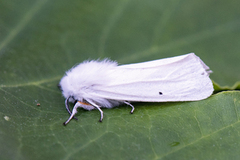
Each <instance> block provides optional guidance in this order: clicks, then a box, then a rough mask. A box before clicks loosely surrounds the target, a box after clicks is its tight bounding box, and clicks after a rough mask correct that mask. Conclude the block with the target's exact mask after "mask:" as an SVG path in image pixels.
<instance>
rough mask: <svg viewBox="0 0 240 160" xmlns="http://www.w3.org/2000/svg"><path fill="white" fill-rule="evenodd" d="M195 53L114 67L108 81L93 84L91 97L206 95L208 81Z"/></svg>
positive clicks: (161, 99) (153, 99)
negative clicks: (106, 82) (100, 84)
mask: <svg viewBox="0 0 240 160" xmlns="http://www.w3.org/2000/svg"><path fill="white" fill-rule="evenodd" d="M208 69H209V68H208V66H206V65H205V64H204V63H203V62H202V61H201V59H200V58H199V57H197V56H196V55H195V54H193V53H191V54H187V55H183V56H178V57H173V58H166V59H161V60H155V61H150V62H143V63H137V64H130V65H122V66H118V67H116V69H114V70H112V71H111V73H109V79H111V81H110V83H109V84H107V85H105V86H98V85H96V86H93V87H92V88H91V91H89V93H90V94H91V96H92V97H99V98H106V99H113V100H119V101H143V102H167V101H194V100H201V99H205V98H207V97H209V96H210V95H211V94H212V92H213V85H212V81H211V79H210V78H209V71H208Z"/></svg>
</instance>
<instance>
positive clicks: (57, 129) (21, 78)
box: [0, 0, 240, 159]
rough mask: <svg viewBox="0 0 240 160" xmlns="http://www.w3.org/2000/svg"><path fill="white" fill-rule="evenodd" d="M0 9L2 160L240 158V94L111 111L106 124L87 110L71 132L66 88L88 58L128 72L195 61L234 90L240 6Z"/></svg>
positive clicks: (127, 3) (56, 1) (213, 0)
mask: <svg viewBox="0 0 240 160" xmlns="http://www.w3.org/2000/svg"><path fill="white" fill-rule="evenodd" d="M0 3H1V5H0V117H1V119H0V124H1V125H0V152H1V154H0V159H50V158H51V159H97V158H98V159H111V158H114V159H183V158H184V159H214V158H216V159H226V158H228V157H231V158H232V159H239V158H240V155H239V154H238V148H239V147H240V144H239V142H238V141H239V138H238V132H239V127H238V125H239V124H238V123H239V118H238V112H239V110H240V108H239V103H240V101H239V97H240V94H239V92H237V91H229V92H222V93H219V94H216V95H214V96H212V97H210V98H209V99H207V100H204V101H200V102H186V103H137V104H136V105H135V106H136V112H135V113H134V114H133V115H129V111H130V108H129V107H127V106H121V107H117V108H114V109H111V110H109V109H104V110H103V111H104V113H105V119H104V121H103V123H98V122H97V120H98V117H99V113H98V111H91V112H88V111H84V110H81V109H80V110H79V113H78V114H77V117H78V118H79V121H71V123H70V124H69V125H68V126H67V127H63V126H62V122H63V121H65V120H66V119H67V118H68V113H67V112H66V111H65V107H64V98H63V97H62V96H61V92H60V91H59V90H58V88H57V84H58V82H59V80H60V79H61V77H62V76H63V75H64V73H65V71H66V70H68V69H69V68H71V67H72V66H73V65H75V64H77V63H79V62H82V61H83V60H86V59H98V58H105V57H109V58H111V59H112V60H116V61H118V62H119V64H127V63H134V62H142V61H148V60H154V59H160V58H166V57H172V56H177V55H182V54H186V53H190V52H194V53H195V54H196V55H198V56H199V57H200V58H201V59H202V60H203V61H204V62H205V63H206V64H207V65H208V66H209V67H210V68H211V70H212V71H213V74H211V76H210V77H211V79H212V80H214V81H215V82H217V83H218V84H220V85H221V86H233V84H235V83H238V82H239V80H240V74H239V69H240V63H239V60H240V53H239V51H240V11H239V6H240V1H236V0H229V1H223V0H220V1H219V0H195V1H191V0H120V1H116V0H102V1H97V0H88V1H84V0H82V1H81V0H71V1H65V0H34V1H33V0H31V1H30V0H22V1H17V0H2V1H1V2H0ZM37 103H40V104H41V105H40V106H37ZM210 104H211V105H210ZM179 108H180V109H179ZM233 117H235V118H236V119H231V118H233ZM179 118H180V119H179ZM199 119H200V120H199ZM209 121H211V123H210V122H209ZM210 124H211V125H210ZM214 126H215V127H214ZM202 127H203V128H202ZM228 127H229V128H228ZM199 128H200V129H199ZM222 132H224V133H222ZM224 137H225V139H224ZM220 138H222V139H224V140H223V141H221V142H219V140H222V139H220ZM209 146H211V147H210V148H209ZM185 153H186V154H185Z"/></svg>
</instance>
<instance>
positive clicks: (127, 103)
mask: <svg viewBox="0 0 240 160" xmlns="http://www.w3.org/2000/svg"><path fill="white" fill-rule="evenodd" d="M124 103H125V104H126V105H129V106H130V107H132V110H131V112H130V113H131V114H133V111H134V109H135V108H134V106H133V105H132V104H131V103H129V102H127V101H124Z"/></svg>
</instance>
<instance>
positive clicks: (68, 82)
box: [59, 59, 121, 110]
mask: <svg viewBox="0 0 240 160" xmlns="http://www.w3.org/2000/svg"><path fill="white" fill-rule="evenodd" d="M117 65H118V64H117V62H115V61H111V60H109V59H104V60H102V61H99V60H97V61H95V60H92V61H84V62H83V63H80V64H79V65H77V66H74V67H73V68H71V69H70V70H69V71H67V72H66V74H65V76H64V77H63V78H62V79H61V81H60V83H59V84H60V86H61V89H62V94H63V96H64V97H65V98H68V97H70V96H72V97H73V98H70V99H69V101H70V102H74V101H75V100H78V101H81V102H83V101H84V100H86V99H88V100H91V101H93V102H95V103H97V104H100V106H101V107H106V108H112V107H114V106H117V105H119V104H120V103H121V102H119V101H114V100H110V99H106V98H101V97H92V96H91V95H90V94H89V93H91V92H94V91H93V90H92V87H94V86H101V87H104V86H105V85H106V84H108V82H110V81H112V79H111V78H110V77H109V76H108V75H109V74H111V72H112V71H113V70H114V68H115V67H117ZM81 107H82V108H84V109H86V110H92V109H95V107H93V106H92V105H82V106H81Z"/></svg>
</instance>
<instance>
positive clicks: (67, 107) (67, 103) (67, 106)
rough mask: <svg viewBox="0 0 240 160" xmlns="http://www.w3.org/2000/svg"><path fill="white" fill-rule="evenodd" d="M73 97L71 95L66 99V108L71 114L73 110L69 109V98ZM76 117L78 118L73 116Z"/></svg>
mask: <svg viewBox="0 0 240 160" xmlns="http://www.w3.org/2000/svg"><path fill="white" fill-rule="evenodd" d="M70 98H71V96H69V97H68V98H67V99H66V100H65V106H66V109H67V111H68V113H69V114H70V115H71V114H72V112H71V111H70V109H69V99H70ZM73 118H74V119H76V120H78V119H77V118H76V117H74V116H73Z"/></svg>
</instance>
